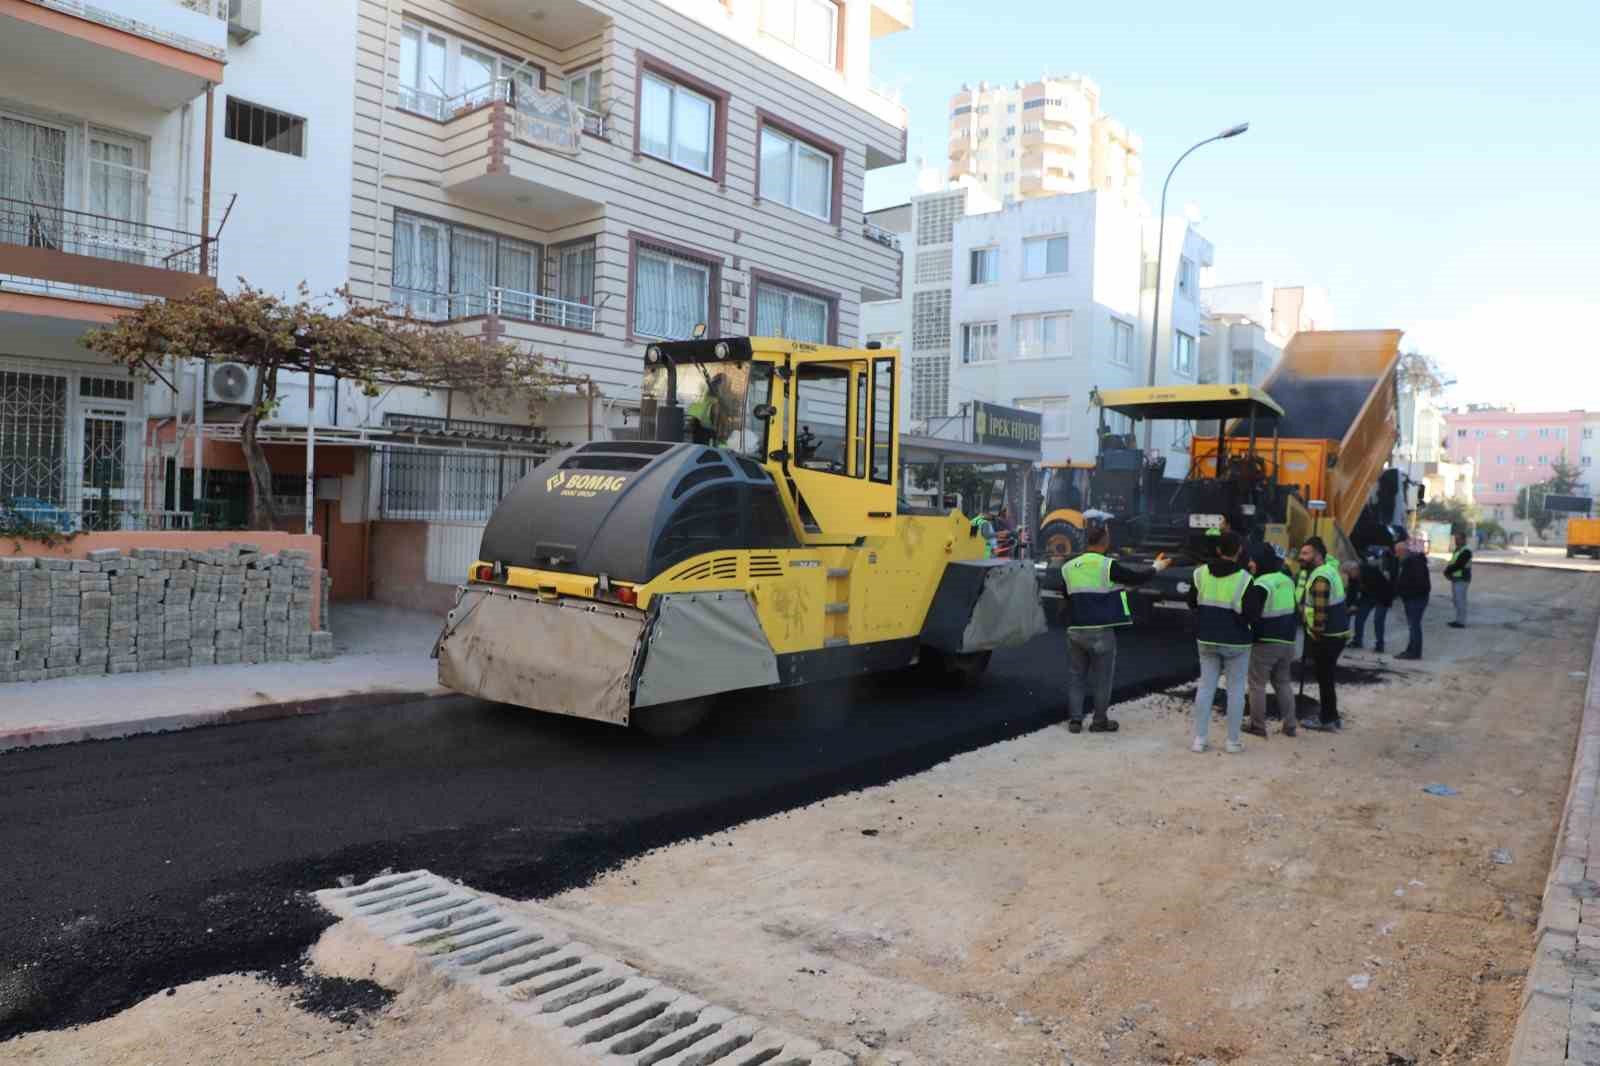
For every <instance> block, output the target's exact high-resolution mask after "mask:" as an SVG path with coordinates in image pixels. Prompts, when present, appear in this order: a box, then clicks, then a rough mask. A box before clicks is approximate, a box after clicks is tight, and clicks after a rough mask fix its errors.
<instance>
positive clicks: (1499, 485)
mask: <svg viewBox="0 0 1600 1066" xmlns="http://www.w3.org/2000/svg"><path fill="white" fill-rule="evenodd" d="M1494 491H1496V492H1504V491H1506V483H1505V482H1504V481H1496V482H1495V483H1494Z"/></svg>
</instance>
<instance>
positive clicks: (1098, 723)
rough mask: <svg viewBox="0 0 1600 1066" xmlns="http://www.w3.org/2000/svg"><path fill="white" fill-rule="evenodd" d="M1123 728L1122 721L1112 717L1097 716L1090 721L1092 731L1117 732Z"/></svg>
mask: <svg viewBox="0 0 1600 1066" xmlns="http://www.w3.org/2000/svg"><path fill="white" fill-rule="evenodd" d="M1121 728H1122V725H1121V723H1119V722H1116V721H1114V720H1113V719H1110V718H1096V719H1095V720H1094V721H1092V722H1090V723H1089V732H1091V733H1115V732H1116V731H1117V730H1119V729H1121Z"/></svg>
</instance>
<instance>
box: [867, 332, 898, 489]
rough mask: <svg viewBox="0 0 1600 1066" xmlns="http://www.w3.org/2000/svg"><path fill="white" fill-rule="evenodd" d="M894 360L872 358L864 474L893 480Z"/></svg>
mask: <svg viewBox="0 0 1600 1066" xmlns="http://www.w3.org/2000/svg"><path fill="white" fill-rule="evenodd" d="M894 403H895V400H894V360H893V359H874V360H873V361H872V466H871V468H870V469H869V470H868V472H867V476H868V477H869V478H871V479H872V480H873V481H881V482H884V483H885V484H887V483H889V482H892V481H893V480H894Z"/></svg>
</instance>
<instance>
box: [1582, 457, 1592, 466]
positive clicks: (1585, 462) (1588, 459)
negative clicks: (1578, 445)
mask: <svg viewBox="0 0 1600 1066" xmlns="http://www.w3.org/2000/svg"><path fill="white" fill-rule="evenodd" d="M1582 465H1584V466H1593V465H1594V456H1592V455H1585V456H1584V457H1583V463H1582Z"/></svg>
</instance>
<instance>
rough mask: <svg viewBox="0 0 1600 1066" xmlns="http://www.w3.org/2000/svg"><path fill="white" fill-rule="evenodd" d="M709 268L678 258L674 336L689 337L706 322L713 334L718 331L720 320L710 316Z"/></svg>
mask: <svg viewBox="0 0 1600 1066" xmlns="http://www.w3.org/2000/svg"><path fill="white" fill-rule="evenodd" d="M708 274H709V271H707V270H706V268H705V267H703V266H698V265H696V264H691V263H683V262H674V263H673V264H672V321H671V323H670V327H669V328H671V330H672V334H671V335H672V336H674V337H678V338H688V337H691V336H693V335H694V327H695V326H697V325H700V324H701V323H704V324H705V327H706V331H707V334H708V335H709V336H713V337H714V336H716V335H717V327H716V323H714V322H708V321H706V319H707V307H708V304H707V296H708V295H709V287H708V286H707V284H706V282H707V280H708Z"/></svg>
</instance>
